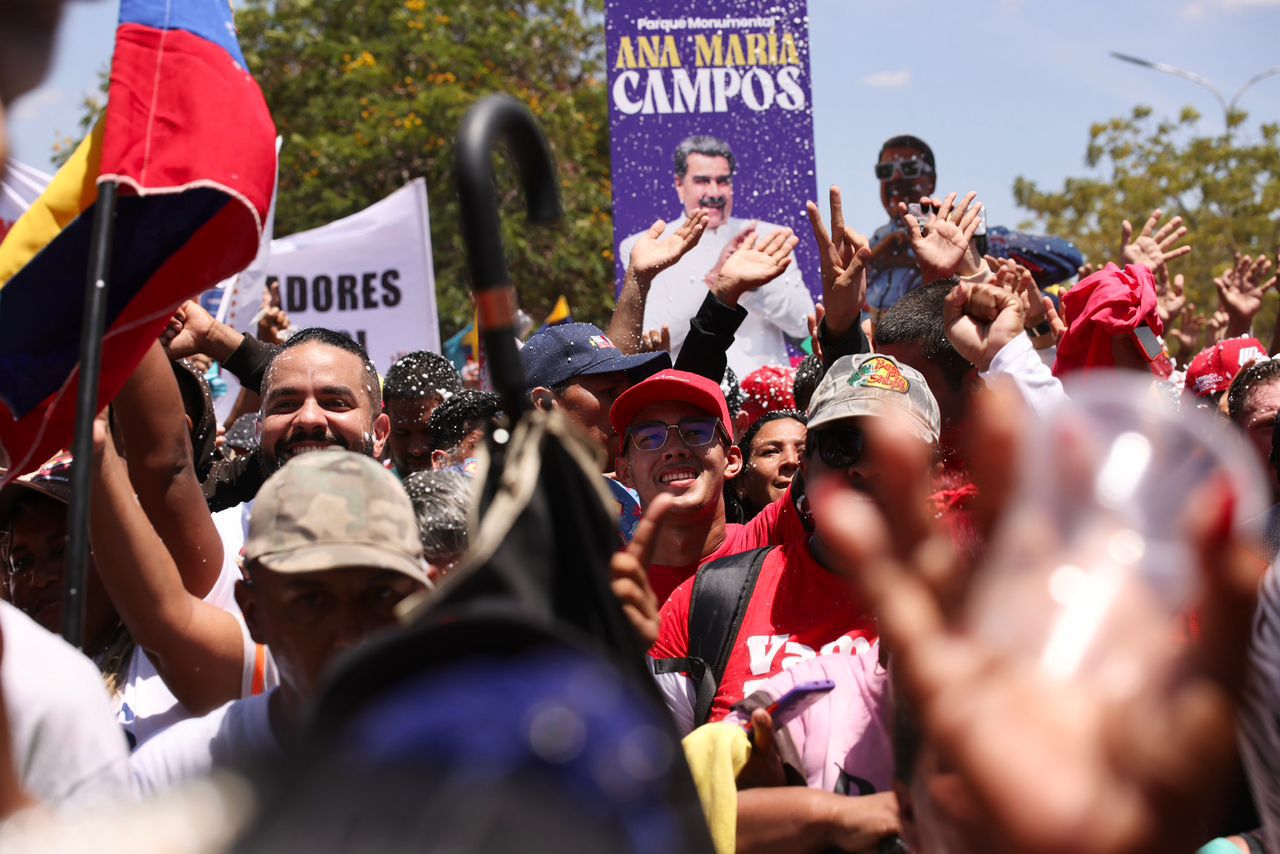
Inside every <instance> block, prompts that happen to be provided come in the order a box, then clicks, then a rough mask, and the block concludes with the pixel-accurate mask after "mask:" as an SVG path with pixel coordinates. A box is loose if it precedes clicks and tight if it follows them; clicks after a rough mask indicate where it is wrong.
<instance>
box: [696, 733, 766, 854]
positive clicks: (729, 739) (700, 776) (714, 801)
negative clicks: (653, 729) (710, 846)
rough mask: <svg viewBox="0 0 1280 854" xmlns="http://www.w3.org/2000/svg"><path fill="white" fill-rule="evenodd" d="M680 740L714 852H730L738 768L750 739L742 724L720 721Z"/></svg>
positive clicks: (733, 841) (733, 840) (733, 843)
mask: <svg viewBox="0 0 1280 854" xmlns="http://www.w3.org/2000/svg"><path fill="white" fill-rule="evenodd" d="M681 744H682V745H683V747H684V756H685V759H686V760H688V762H689V770H690V771H691V772H692V773H693V783H694V785H695V786H696V787H697V789H698V799H699V800H701V801H702V811H703V812H704V813H706V815H707V824H708V825H709V826H710V827H711V839H712V840H713V841H714V842H715V845H716V854H733V851H734V850H735V848H736V847H737V837H738V785H737V779H738V772H739V771H741V770H742V766H744V765H746V764H747V757H749V756H750V755H751V742H749V741H748V740H747V734H746V732H744V731H743V729H742V727H740V726H738V725H737V724H731V723H724V722H720V723H713V724H703V725H702V726H700V727H698V728H697V729H695V730H694V731H693V732H691V733H689V734H688V735H687V736H685V737H684V741H683V742H681Z"/></svg>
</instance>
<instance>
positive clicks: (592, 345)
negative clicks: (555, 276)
mask: <svg viewBox="0 0 1280 854" xmlns="http://www.w3.org/2000/svg"><path fill="white" fill-rule="evenodd" d="M520 361H521V362H523V363H524V388H525V391H532V390H533V389H535V388H537V387H539V386H543V387H545V388H554V387H556V386H558V385H563V384H564V383H566V382H568V381H569V380H571V379H573V378H574V377H586V376H593V375H595V374H612V373H616V372H626V373H628V374H630V375H631V378H632V379H633V380H640V379H643V378H645V377H647V376H649V375H650V374H654V373H657V372H658V371H660V370H662V369H663V368H669V367H671V357H670V356H669V355H667V354H666V353H665V352H657V353H637V354H636V355H634V356H627V355H625V354H623V352H622V351H621V350H619V349H618V348H617V347H616V346H614V343H613V342H612V341H610V340H609V336H607V335H605V334H604V332H602V331H601V330H600V327H598V326H593V325H592V324H590V323H559V324H556V325H555V326H546V327H543V328H542V329H539V330H538V331H537V333H535V334H534V335H533V336H531V337H530V338H529V340H528V341H526V342H525V345H524V348H523V349H521V350H520Z"/></svg>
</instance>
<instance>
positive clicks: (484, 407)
mask: <svg viewBox="0 0 1280 854" xmlns="http://www.w3.org/2000/svg"><path fill="white" fill-rule="evenodd" d="M501 409H502V406H501V404H500V403H499V399H498V396H497V395H496V394H494V393H493V392H491V391H476V390H475V389H471V388H464V389H462V390H461V391H459V392H458V393H457V394H455V395H453V396H452V397H450V398H449V399H448V400H446V401H444V402H443V403H441V404H440V405H439V406H437V407H436V408H435V411H433V412H432V413H431V420H430V421H428V422H427V430H429V431H430V432H431V444H432V447H433V448H435V450H437V451H447V450H450V449H452V448H456V447H457V446H458V444H459V443H460V442H461V441H462V440H463V439H464V438H466V435H467V434H468V433H470V432H471V431H472V430H475V429H476V428H478V427H484V426H486V425H487V424H488V423H489V420H490V419H491V418H493V417H494V416H495V415H497V414H498V413H499V412H500V411H501Z"/></svg>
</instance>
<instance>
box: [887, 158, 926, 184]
mask: <svg viewBox="0 0 1280 854" xmlns="http://www.w3.org/2000/svg"><path fill="white" fill-rule="evenodd" d="M894 172H897V173H898V174H899V175H901V176H902V177H903V178H919V177H920V176H921V175H930V174H932V173H933V167H932V166H930V165H929V163H928V161H925V160H922V159H920V158H919V157H913V158H911V159H910V160H895V161H893V162H892V163H877V164H876V177H877V178H879V179H880V180H881V181H888V180H889V179H890V178H892V177H893V173H894Z"/></svg>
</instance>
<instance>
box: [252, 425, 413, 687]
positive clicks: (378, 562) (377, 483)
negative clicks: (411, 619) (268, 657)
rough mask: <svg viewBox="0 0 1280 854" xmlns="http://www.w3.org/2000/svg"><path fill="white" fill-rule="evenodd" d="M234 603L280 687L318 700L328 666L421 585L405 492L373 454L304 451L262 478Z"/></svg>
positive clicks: (387, 623) (391, 619)
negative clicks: (265, 649)
mask: <svg viewBox="0 0 1280 854" xmlns="http://www.w3.org/2000/svg"><path fill="white" fill-rule="evenodd" d="M244 563H245V575H246V577H245V579H244V580H243V581H241V582H239V583H238V584H237V586H236V599H237V601H238V602H239V604H240V609H241V611H243V613H244V618H245V622H246V624H247V625H248V627H249V632H250V634H251V635H252V636H253V639H254V641H256V642H257V643H261V644H266V645H267V646H268V647H270V649H271V654H272V657H273V658H274V659H275V662H276V666H277V667H278V668H279V671H280V681H281V686H282V688H284V689H286V690H288V691H289V692H291V694H292V696H293V697H294V698H295V699H297V700H300V701H303V702H305V701H307V700H309V699H311V698H312V697H313V696H314V695H315V691H316V688H317V686H318V685H319V683H320V680H321V677H322V675H323V674H324V671H325V670H326V668H327V667H328V666H329V664H331V663H332V662H333V660H334V659H335V658H337V656H338V655H339V654H341V653H343V652H344V651H346V650H348V649H350V648H352V647H354V646H356V645H357V644H359V643H361V642H362V641H364V640H365V639H366V638H368V637H369V636H370V635H372V634H373V633H374V632H377V631H379V630H382V629H386V628H389V627H391V626H394V625H396V615H395V608H396V605H397V604H399V602H401V601H402V600H403V599H405V598H406V597H407V596H409V595H411V594H413V593H416V592H418V591H420V590H422V589H423V588H424V587H425V586H427V584H428V582H427V576H426V566H425V563H424V561H423V557H422V541H421V540H420V539H419V536H418V524H417V517H416V516H415V514H414V511H413V505H412V504H411V503H410V501H409V496H408V495H406V494H405V491H404V488H403V487H402V486H401V485H400V482H399V481H398V480H397V479H396V477H395V476H394V475H392V474H391V473H390V472H388V471H387V470H386V469H384V468H383V467H382V466H381V465H380V464H379V463H378V462H377V461H376V460H374V459H373V458H372V457H369V456H366V455H363V454H357V453H352V452H350V451H343V450H337V449H331V450H324V451H321V452H318V453H313V454H304V455H302V456H298V457H295V458H293V459H291V460H290V461H289V462H287V463H286V464H285V465H284V467H283V468H281V469H280V470H279V471H278V472H276V473H275V474H273V475H272V476H271V477H270V478H268V479H267V482H266V483H265V484H264V485H263V487H262V489H261V490H259V492H258V495H257V498H256V499H255V501H254V507H253V515H252V517H251V518H250V521H249V533H248V536H247V537H246V538H245V545H244Z"/></svg>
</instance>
